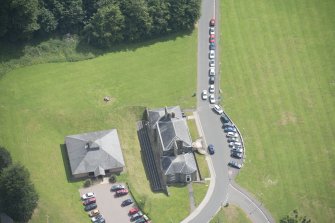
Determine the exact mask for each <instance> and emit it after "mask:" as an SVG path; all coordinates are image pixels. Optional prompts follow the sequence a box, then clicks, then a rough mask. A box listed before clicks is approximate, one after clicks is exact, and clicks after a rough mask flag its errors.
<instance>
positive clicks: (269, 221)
mask: <svg viewBox="0 0 335 223" xmlns="http://www.w3.org/2000/svg"><path fill="white" fill-rule="evenodd" d="M230 186H231V187H232V188H233V189H235V190H236V191H237V192H239V193H240V194H242V195H243V196H244V197H245V198H247V199H248V200H249V201H250V202H251V203H252V204H253V205H254V206H255V207H256V208H257V209H258V210H259V211H260V212H261V213H262V215H263V216H264V217H265V219H266V220H267V222H270V220H269V219H268V217H267V216H266V215H265V214H264V212H263V211H262V210H261V209H260V208H259V207H258V206H257V205H256V204H255V203H254V202H253V201H252V200H251V199H250V198H249V197H248V196H247V195H246V194H244V193H243V192H242V191H239V190H238V189H237V188H235V187H234V186H233V185H232V184H230Z"/></svg>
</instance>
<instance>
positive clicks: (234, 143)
mask: <svg viewBox="0 0 335 223" xmlns="http://www.w3.org/2000/svg"><path fill="white" fill-rule="evenodd" d="M229 146H230V147H233V146H235V147H241V146H242V144H241V143H240V142H230V143H229Z"/></svg>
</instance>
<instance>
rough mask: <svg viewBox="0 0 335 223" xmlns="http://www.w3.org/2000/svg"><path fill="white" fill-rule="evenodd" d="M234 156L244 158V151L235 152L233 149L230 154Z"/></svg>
mask: <svg viewBox="0 0 335 223" xmlns="http://www.w3.org/2000/svg"><path fill="white" fill-rule="evenodd" d="M230 155H231V156H232V157H235V158H237V159H241V158H242V153H238V152H235V151H231V154H230Z"/></svg>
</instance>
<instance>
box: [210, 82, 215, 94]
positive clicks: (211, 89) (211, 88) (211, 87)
mask: <svg viewBox="0 0 335 223" xmlns="http://www.w3.org/2000/svg"><path fill="white" fill-rule="evenodd" d="M214 91H215V88H214V84H211V85H209V93H214Z"/></svg>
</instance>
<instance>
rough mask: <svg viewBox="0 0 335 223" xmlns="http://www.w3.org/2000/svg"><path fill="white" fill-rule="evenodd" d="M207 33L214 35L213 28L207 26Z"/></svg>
mask: <svg viewBox="0 0 335 223" xmlns="http://www.w3.org/2000/svg"><path fill="white" fill-rule="evenodd" d="M209 35H215V28H214V27H209Z"/></svg>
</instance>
